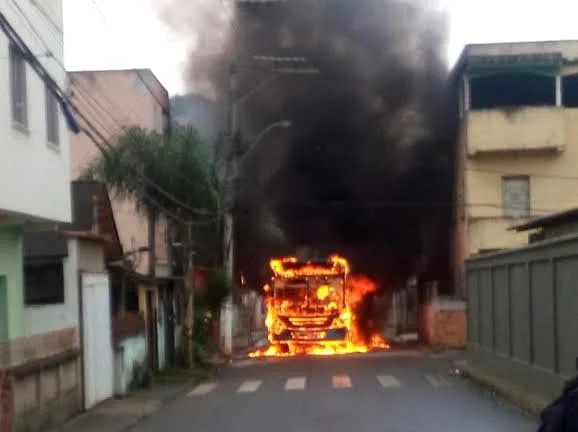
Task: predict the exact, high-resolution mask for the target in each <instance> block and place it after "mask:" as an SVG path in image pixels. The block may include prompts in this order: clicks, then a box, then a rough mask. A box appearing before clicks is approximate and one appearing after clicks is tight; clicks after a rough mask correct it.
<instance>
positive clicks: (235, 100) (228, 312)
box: [221, 56, 319, 353]
mask: <svg viewBox="0 0 578 432" xmlns="http://www.w3.org/2000/svg"><path fill="white" fill-rule="evenodd" d="M253 61H264V62H270V63H272V64H271V65H269V66H268V67H267V68H266V70H268V71H269V72H270V73H271V75H269V76H268V77H267V78H266V79H264V80H263V81H261V82H259V83H258V84H257V85H256V86H254V87H253V88H252V89H250V90H249V91H248V92H247V93H245V94H244V95H243V96H241V97H237V95H236V94H235V93H236V90H237V88H236V87H237V86H236V81H237V80H236V78H237V77H236V75H237V65H236V64H235V63H233V64H231V66H230V69H229V80H228V81H229V82H228V99H229V100H228V107H227V108H228V109H227V124H226V135H227V138H228V141H229V146H228V147H229V151H233V137H234V136H235V132H236V131H237V108H238V106H239V105H240V104H241V103H242V102H245V101H246V100H247V99H248V98H249V97H251V96H252V95H253V94H255V93H256V92H257V90H259V89H260V88H261V87H263V86H265V85H267V84H269V83H270V82H271V81H273V80H274V79H275V78H277V77H278V76H280V75H285V74H305V75H308V74H318V73H319V71H318V70H317V69H314V68H311V67H307V66H305V67H292V66H291V64H292V63H304V62H305V63H306V62H307V59H306V58H304V57H275V56H255V58H253ZM280 63H284V64H283V66H282V67H279V64H280ZM290 126H291V122H289V121H288V120H282V121H278V122H275V123H272V124H271V125H269V126H267V127H266V128H265V129H263V131H261V132H260V133H259V134H258V135H257V137H256V138H255V140H254V141H253V143H252V144H251V147H250V148H249V150H248V151H247V153H249V151H250V150H251V149H252V148H254V147H255V144H258V142H259V141H261V140H262V139H263V137H264V136H265V135H266V134H267V133H268V132H269V131H271V130H272V129H274V128H276V127H283V128H288V127H290ZM247 153H245V155H243V157H242V158H241V159H244V156H246V155H247ZM231 156H233V157H227V158H226V163H225V175H224V180H225V183H229V182H230V181H231V180H232V179H234V177H235V176H236V172H235V168H236V165H237V163H239V162H240V161H239V160H236V159H235V157H234V155H231ZM232 173H234V174H232ZM232 201H233V197H232V188H231V187H224V188H223V197H222V202H223V252H224V253H223V261H224V267H225V272H226V274H227V279H228V280H229V281H234V280H235V278H234V275H233V269H234V265H233V258H234V257H233V250H234V246H233V243H234V239H233V233H234V228H233V222H234V221H233V214H232ZM232 300H233V299H232V296H231V298H230V300H229V301H228V302H227V304H226V305H225V306H224V310H223V312H224V313H223V315H222V318H223V321H222V322H221V324H222V328H224V334H223V336H224V347H223V348H224V351H225V352H227V353H232V351H233V303H232Z"/></svg>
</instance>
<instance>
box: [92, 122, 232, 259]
mask: <svg viewBox="0 0 578 432" xmlns="http://www.w3.org/2000/svg"><path fill="white" fill-rule="evenodd" d="M83 177H84V178H90V179H96V180H99V181H102V182H103V183H105V184H106V185H107V186H108V187H109V188H110V189H111V191H112V192H113V193H114V194H115V195H116V196H118V197H120V198H131V199H133V200H134V201H135V202H136V204H137V210H138V211H140V212H142V213H143V214H149V215H154V216H155V217H156V216H158V215H159V214H160V215H162V214H164V215H165V216H166V217H167V218H168V220H169V222H170V223H171V224H172V226H173V227H172V231H173V232H174V233H175V234H176V236H177V237H180V238H184V236H185V227H184V225H183V222H185V221H186V222H191V223H192V224H193V235H194V239H195V243H196V244H195V251H196V252H197V255H198V256H199V257H201V260H205V261H208V262H210V263H214V262H216V261H217V260H218V259H219V256H220V249H221V242H220V241H219V238H220V226H221V225H220V214H221V212H220V189H221V188H220V181H219V177H218V175H217V169H216V166H215V164H214V163H213V161H212V160H211V159H210V158H208V156H207V154H206V152H205V151H204V145H203V143H202V141H201V138H200V137H199V135H198V133H197V132H196V131H195V130H194V129H193V128H192V127H189V126H179V125H174V126H173V128H172V131H171V134H170V135H169V136H168V137H165V136H162V135H160V134H158V133H157V132H154V131H147V130H145V129H142V128H139V127H133V128H131V129H128V130H126V131H125V132H124V133H123V134H122V135H120V136H119V137H118V139H117V141H116V143H115V145H114V146H112V148H110V149H109V150H107V152H106V153H105V154H102V155H101V156H100V157H99V158H97V159H96V160H95V161H94V163H92V164H91V165H90V166H89V167H87V169H86V170H85V172H84V175H83Z"/></svg>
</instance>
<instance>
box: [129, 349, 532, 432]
mask: <svg viewBox="0 0 578 432" xmlns="http://www.w3.org/2000/svg"><path fill="white" fill-rule="evenodd" d="M450 370H451V367H450V363H449V361H448V359H444V358H434V357H433V356H430V355H427V354H424V353H422V352H419V351H404V352H396V351H390V352H385V353H376V354H370V355H359V356H352V357H342V358H311V359H279V360H272V361H271V360H269V361H265V360H256V361H253V360H251V361H244V362H240V363H237V364H234V365H232V366H231V367H230V368H228V369H227V370H225V371H224V372H223V373H222V374H221V375H220V377H219V378H218V379H217V380H216V381H215V382H212V383H206V384H202V385H200V386H198V387H196V388H191V391H190V392H189V394H188V395H187V396H183V397H182V398H180V399H177V400H176V401H174V402H173V403H172V404H170V405H168V406H166V407H165V408H164V409H162V410H160V411H159V412H157V413H156V414H155V415H153V416H152V417H150V418H149V419H147V420H145V421H143V422H142V423H140V424H139V425H138V426H136V428H135V429H134V430H135V431H138V432H153V431H154V432H157V431H175V432H177V431H190V430H197V431H215V432H230V431H275V432H297V431H304V432H313V431H315V432H321V431H327V432H329V431H331V432H341V431H343V432H351V431H360V432H374V431H375V432H377V431H379V432H438V431H439V432H462V431H463V432H465V431H467V432H490V431H492V432H500V431H504V432H506V431H507V432H526V431H535V430H536V424H535V423H534V422H533V421H532V420H531V419H530V418H528V417H527V416H526V415H525V414H523V413H522V412H520V411H519V410H517V409H516V408H514V407H512V406H510V405H508V404H506V403H505V402H503V401H500V400H497V399H494V398H493V397H492V396H491V395H490V394H489V393H488V392H485V391H484V390H482V389H480V388H478V387H476V386H475V385H474V384H472V383H470V382H469V381H468V380H467V379H464V378H461V377H459V376H455V375H454V374H452V373H451V372H450Z"/></svg>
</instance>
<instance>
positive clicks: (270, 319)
mask: <svg viewBox="0 0 578 432" xmlns="http://www.w3.org/2000/svg"><path fill="white" fill-rule="evenodd" d="M270 266H271V270H272V271H273V277H272V280H271V284H270V285H266V286H265V291H266V296H267V297H266V303H267V318H266V321H265V324H266V326H267V329H268V339H269V342H270V344H271V345H270V347H269V348H267V349H264V350H258V351H255V352H253V353H251V354H250V355H251V357H260V356H283V355H296V354H312V355H334V354H345V353H352V352H367V351H369V350H370V349H372V348H388V345H387V343H386V342H385V341H384V340H383V338H382V337H375V338H372V341H371V342H369V343H365V342H363V341H362V340H361V338H360V337H359V334H358V333H359V332H358V330H357V326H356V319H355V316H354V314H353V313H352V312H353V310H354V308H355V305H354V304H352V302H354V301H355V299H359V298H360V295H359V294H363V293H366V292H369V291H373V290H374V289H375V288H376V287H375V285H371V284H370V285H368V284H366V283H362V284H359V283H355V281H354V279H355V278H352V280H349V279H350V274H349V273H350V267H349V263H348V262H347V260H346V259H345V258H342V257H340V256H337V255H334V256H331V257H329V258H328V259H327V260H322V261H306V262H304V261H299V260H298V259H297V258H294V257H286V258H279V259H272V260H271V261H270ZM364 281H365V280H364ZM356 290H357V292H356ZM359 290H361V291H363V293H362V292H361V291H359ZM356 294H357V295H356Z"/></svg>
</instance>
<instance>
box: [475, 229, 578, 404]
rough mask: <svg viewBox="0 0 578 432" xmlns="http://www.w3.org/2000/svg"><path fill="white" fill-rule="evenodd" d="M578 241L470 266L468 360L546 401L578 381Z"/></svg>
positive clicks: (545, 245) (490, 258)
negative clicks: (577, 365)
mask: <svg viewBox="0 0 578 432" xmlns="http://www.w3.org/2000/svg"><path fill="white" fill-rule="evenodd" d="M577 279H578V237H577V236H570V237H565V238H560V239H556V240H548V241H544V242H540V243H536V244H533V245H530V246H527V247H524V248H521V249H515V250H512V251H507V252H502V253H496V254H489V255H487V256H482V257H479V258H476V259H473V260H470V261H468V263H467V289H468V354H469V357H470V359H471V361H472V362H474V363H476V364H477V365H480V366H482V367H483V368H484V369H486V370H489V371H490V372H491V373H492V374H494V375H495V376H498V377H500V378H501V379H504V380H506V381H509V382H512V383H513V384H515V385H517V386H519V387H521V388H522V389H525V390H526V391H528V392H530V393H534V394H536V395H539V396H542V397H544V398H549V399H550V398H553V397H555V396H556V395H558V394H559V392H560V390H561V387H562V384H563V382H564V380H566V379H568V378H570V377H572V376H574V375H575V374H576V368H575V359H576V357H577V356H578V345H577V344H576V334H578V315H577V314H576V311H577V310H578V293H577V291H576V280H577Z"/></svg>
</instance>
